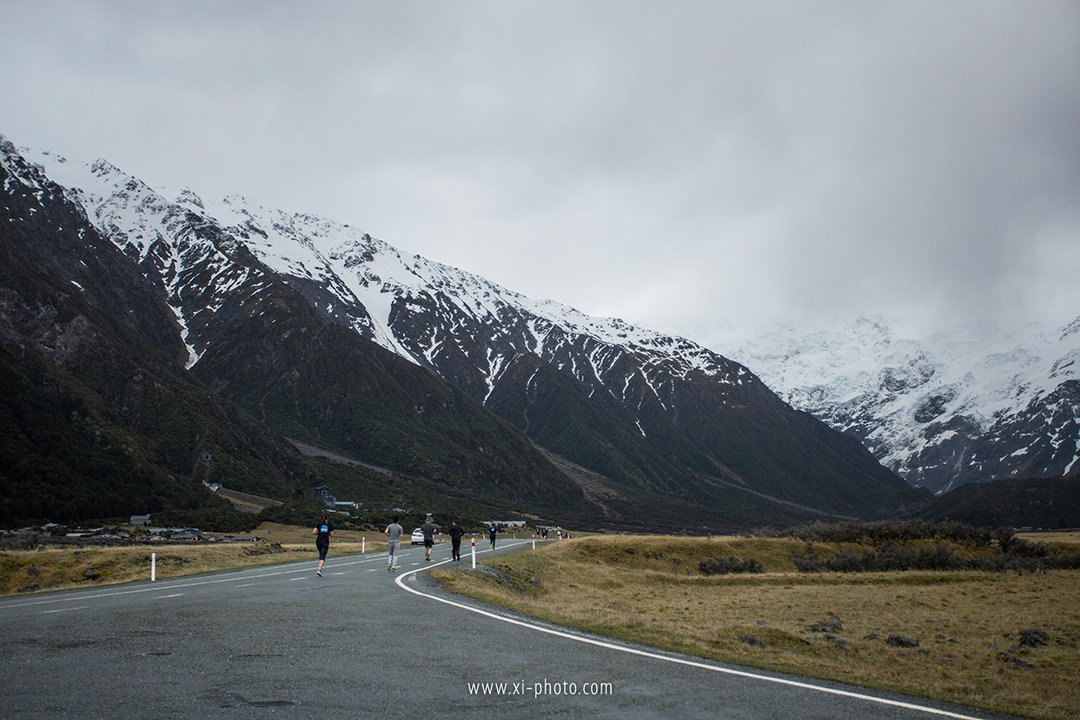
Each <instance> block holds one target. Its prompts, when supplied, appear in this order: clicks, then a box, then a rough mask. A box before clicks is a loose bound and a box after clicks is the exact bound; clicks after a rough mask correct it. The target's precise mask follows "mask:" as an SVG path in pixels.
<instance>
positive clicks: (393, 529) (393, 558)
mask: <svg viewBox="0 0 1080 720" xmlns="http://www.w3.org/2000/svg"><path fill="white" fill-rule="evenodd" d="M404 531H405V529H404V528H403V527H401V525H399V524H398V516H397V515H395V516H394V521H393V522H392V523H390V524H389V525H387V526H386V530H384V531H383V532H385V533H386V536H387V537H388V538H390V540H389V541H388V542H387V543H386V551H387V553H388V554H389V556H390V557H389V559H388V561H387V565H386V569H387V570H389V571H390V572H395V571H396V570H397V564H398V552H399V551H400V550H401V533H402V532H404Z"/></svg>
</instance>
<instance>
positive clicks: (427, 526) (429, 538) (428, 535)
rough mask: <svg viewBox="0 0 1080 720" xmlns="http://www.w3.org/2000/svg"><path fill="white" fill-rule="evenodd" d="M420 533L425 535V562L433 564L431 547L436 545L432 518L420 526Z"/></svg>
mask: <svg viewBox="0 0 1080 720" xmlns="http://www.w3.org/2000/svg"><path fill="white" fill-rule="evenodd" d="M420 532H422V533H424V562H431V547H432V546H433V545H434V544H435V525H434V524H432V522H431V518H428V519H427V520H425V521H424V524H423V525H421V526H420Z"/></svg>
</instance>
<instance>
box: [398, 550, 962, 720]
mask: <svg viewBox="0 0 1080 720" xmlns="http://www.w3.org/2000/svg"><path fill="white" fill-rule="evenodd" d="M527 542H528V541H523V542H519V543H513V544H512V545H511V546H510V547H513V546H514V545H523V544H526V543H527ZM481 552H491V551H490V550H482V551H479V552H477V554H478V555H479V554H480V553H481ZM449 562H452V561H451V560H443V561H442V562H439V563H435V564H434V565H431V566H430V567H428V568H420V569H419V570H409V571H408V572H406V573H403V574H401V575H399V576H398V577H397V579H396V580H395V581H394V582H395V583H397V585H398V587H400V588H401V589H402V590H405V591H407V592H411V593H412V594H414V595H419V596H420V597H424V598H428V599H429V600H436V601H438V602H441V603H443V604H446V605H451V606H453V607H456V608H461V609H462V610H468V611H469V612H473V613H476V614H477V615H483V616H484V617H487V618H491V619H492V620H499V621H501V622H505V623H510V624H511V625H518V626H520V627H523V628H528V629H529V630H536V631H537V632H542V633H547V634H548V635H554V636H556V637H561V638H565V639H567V640H573V641H575V642H580V643H585V644H586V645H595V646H597V647H602V648H607V649H608V650H616V651H618V652H624V653H628V654H630V655H638V656H641V657H647V658H651V659H653V660H661V661H663V662H669V663H674V664H677V665H686V666H689V667H695V668H700V669H702V670H711V671H712V672H717V673H723V674H726V675H735V676H738V677H744V678H750V679H752V680H762V681H764V682H771V683H776V684H778V685H787V686H789V687H797V688H801V689H803V690H816V691H817V692H822V693H827V694H829V695H839V696H841V697H847V698H855V699H857V700H865V701H867V702H872V703H878V704H880V705H889V706H891V707H899V708H904V709H905V710H916V711H919V712H925V713H929V714H931V715H939V716H941V717H948V718H956V719H957V720H981V719H980V718H979V717H977V716H974V715H962V714H960V713H954V712H951V711H949V710H939V709H937V708H932V707H926V706H924V705H916V704H914V703H909V702H903V701H901V700H889V699H888V698H881V697H875V696H873V695H864V694H863V693H857V692H852V691H850V690H839V689H837V688H831V687H825V686H823V685H813V684H811V683H808V682H800V681H798V680H788V679H786V678H778V677H771V676H769V675H759V674H757V673H752V672H747V671H745V670H735V669H733V668H727V667H721V666H719V665H710V664H709V663H706V662H701V661H696V660H688V659H685V658H677V657H670V656H667V655H660V654H659V653H655V652H649V651H648V650H640V649H638V648H633V647H628V646H626V645H617V644H615V643H612V642H605V641H603V640H597V639H596V638H590V637H585V636H583V635H576V634H574V633H572V632H569V631H564V630H556V629H554V628H549V627H544V626H543V625H536V624H534V623H530V622H525V621H524V620H518V619H517V618H511V617H505V616H503V615H497V614H495V613H492V612H488V611H487V610H482V609H480V608H478V607H472V606H471V605H466V604H465V603H459V602H455V601H453V600H448V599H446V598H441V597H439V596H438V595H432V594H430V593H426V592H422V591H420V590H417V589H416V588H414V587H408V586H407V585H405V583H404V582H403V581H404V580H405V578H406V577H408V576H410V575H414V574H415V573H418V572H423V571H424V570H429V569H431V568H436V567H438V566H440V565H445V564H447V563H449Z"/></svg>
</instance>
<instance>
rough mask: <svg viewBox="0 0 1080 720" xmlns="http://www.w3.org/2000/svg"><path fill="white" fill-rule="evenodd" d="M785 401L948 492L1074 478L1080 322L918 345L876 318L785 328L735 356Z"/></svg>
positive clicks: (965, 330)
mask: <svg viewBox="0 0 1080 720" xmlns="http://www.w3.org/2000/svg"><path fill="white" fill-rule="evenodd" d="M732 357H734V358H737V359H738V360H739V361H740V362H743V363H745V364H747V365H748V366H750V367H753V368H754V370H755V372H756V373H757V374H758V375H759V376H760V377H761V378H762V379H763V380H764V381H765V383H766V384H768V385H769V387H771V388H772V389H773V390H774V391H776V392H777V393H779V394H780V395H781V397H783V398H784V399H785V400H787V402H789V403H790V404H791V405H792V406H794V407H796V408H799V409H802V410H805V411H807V412H810V413H812V414H814V415H815V416H817V417H819V418H821V419H822V420H825V421H826V422H827V423H829V424H830V425H831V426H833V427H834V428H837V429H839V430H841V431H843V432H845V433H847V434H849V435H851V436H853V437H855V438H858V439H859V440H860V441H862V442H863V443H864V444H865V445H866V446H867V447H868V448H869V449H870V451H871V452H873V453H874V455H875V456H876V457H877V458H878V459H879V460H881V462H882V463H884V464H885V465H887V466H888V467H890V468H892V469H893V470H895V471H896V472H897V473H899V474H900V475H901V476H902V477H904V478H905V479H907V480H908V482H910V483H912V484H913V485H918V486H923V487H926V488H928V489H930V490H933V491H935V492H939V493H940V492H945V491H948V490H950V489H952V488H954V487H957V486H958V485H961V484H963V483H967V482H982V481H988V480H993V479H996V478H1004V477H1060V476H1063V475H1069V474H1073V473H1077V472H1078V471H1080V318H1077V319H1076V320H1074V321H1073V322H1072V323H1070V324H1068V325H1067V326H1065V327H1060V328H1048V327H1043V326H1041V325H1039V324H1036V323H1030V324H1027V325H1024V326H1022V327H1016V328H1001V327H995V326H991V325H988V324H978V325H967V326H960V327H956V328H952V329H950V330H948V331H944V332H938V333H936V334H933V335H930V336H929V337H926V338H925V339H921V340H917V339H913V338H910V337H905V336H903V335H901V334H898V333H897V332H896V331H894V330H893V329H892V328H891V327H890V323H889V322H888V321H887V320H885V319H884V318H880V317H876V318H859V319H857V320H855V321H853V322H849V323H847V324H843V325H838V326H835V327H831V328H822V329H809V330H808V329H806V328H795V327H784V328H777V329H773V330H771V331H769V332H766V333H763V334H762V335H761V336H760V337H758V338H755V339H754V340H753V341H751V342H748V343H746V344H745V345H743V346H742V347H740V348H738V349H737V350H735V351H734V352H732Z"/></svg>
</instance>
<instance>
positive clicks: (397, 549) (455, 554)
mask: <svg viewBox="0 0 1080 720" xmlns="http://www.w3.org/2000/svg"><path fill="white" fill-rule="evenodd" d="M399 520H400V518H399V517H398V516H397V515H395V516H394V517H393V520H392V521H391V523H390V524H389V525H387V526H386V529H385V530H384V531H383V534H384V535H386V537H387V542H386V552H387V563H386V569H387V571H389V572H397V569H398V557H399V555H400V553H401V534H402V533H403V532H405V528H403V527H402V526H401V523H400V522H399ZM438 531H439V528H438V526H436V525H435V523H433V522H432V521H431V518H430V517H428V518H427V519H426V520H424V524H423V525H421V526H420V532H421V533H422V534H423V536H424V562H431V550H432V548H433V547H434V546H435V533H437V532H438ZM312 534H314V535H315V549H316V550H318V552H319V565H318V567H317V568H316V570H315V573H316V574H317V575H318V576H319V577H322V574H323V572H322V571H323V565H324V564H325V563H326V553H327V551H328V550H329V549H330V538H331V537H333V536H334V528H333V526H332V525H331V524H330V521H329V520H328V518H327V515H326V513H325V512H324V513H322V517H321V519H320V521H319V524H318V525H316V526H315V528H314V529H313V530H312ZM449 534H450V555H451V558H452V559H453V560H454V561H460V560H461V538H462V537H464V535H465V529H464V528H462V527H461V525H459V524H458V522H457V520H451V521H450V531H449ZM498 534H499V528H498V526H497V525H495V524H494V523H492V524H491V526H490V527H489V528H488V539H489V541H490V543H491V549H492V550H494V549H495V538H496V536H497V535H498ZM540 536H541V537H542V538H543V539H544V540H546V539H547V536H548V531H547V528H541V529H540ZM559 536H560V538H561V537H563V534H562V532H561V531H560V533H559ZM566 537H569V535H566Z"/></svg>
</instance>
